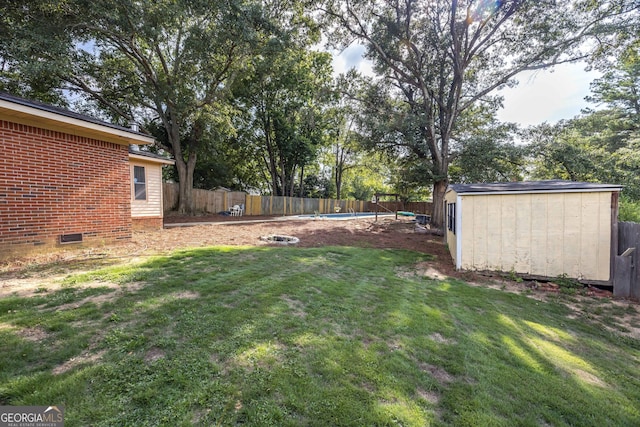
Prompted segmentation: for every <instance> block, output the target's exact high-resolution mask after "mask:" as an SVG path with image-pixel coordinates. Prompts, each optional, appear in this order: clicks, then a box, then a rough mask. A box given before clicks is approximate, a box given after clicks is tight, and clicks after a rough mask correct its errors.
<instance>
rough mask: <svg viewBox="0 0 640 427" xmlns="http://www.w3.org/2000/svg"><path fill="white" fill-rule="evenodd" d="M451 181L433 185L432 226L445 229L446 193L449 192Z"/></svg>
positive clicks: (443, 180) (438, 182) (442, 180)
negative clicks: (448, 187)
mask: <svg viewBox="0 0 640 427" xmlns="http://www.w3.org/2000/svg"><path fill="white" fill-rule="evenodd" d="M448 185H449V180H448V179H447V178H445V179H441V180H439V181H435V182H434V183H433V209H432V210H433V212H431V225H432V226H433V227H435V228H440V229H444V225H445V224H444V205H443V203H444V193H445V192H446V191H447V186H448Z"/></svg>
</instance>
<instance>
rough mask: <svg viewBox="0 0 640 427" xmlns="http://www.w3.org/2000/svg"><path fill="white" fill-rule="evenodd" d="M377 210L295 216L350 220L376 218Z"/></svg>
mask: <svg viewBox="0 0 640 427" xmlns="http://www.w3.org/2000/svg"><path fill="white" fill-rule="evenodd" d="M394 215H395V214H393V213H386V212H385V213H381V212H378V216H379V217H382V216H394ZM375 217H376V213H375V212H353V213H352V212H345V213H329V214H318V215H315V214H314V215H297V216H296V217H295V218H299V219H331V220H338V221H340V220H348V219H358V218H375Z"/></svg>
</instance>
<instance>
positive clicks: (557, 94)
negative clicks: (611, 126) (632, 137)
mask: <svg viewBox="0 0 640 427" xmlns="http://www.w3.org/2000/svg"><path fill="white" fill-rule="evenodd" d="M363 53H364V46H361V45H352V46H350V47H349V48H347V49H345V50H344V51H342V52H341V53H339V54H338V53H336V54H334V58H333V67H334V71H335V72H336V73H343V72H346V71H347V70H349V69H350V68H353V67H356V68H357V69H358V70H359V71H361V72H362V73H363V74H373V73H372V70H371V64H369V63H368V62H367V61H365V60H364V59H363V58H362V54H363ZM585 67H586V64H584V63H576V64H562V65H558V66H556V67H555V68H554V69H553V70H540V71H536V72H535V73H533V72H527V73H522V74H520V75H519V76H518V77H517V80H518V81H519V84H518V85H517V86H515V87H513V88H506V89H503V90H501V91H499V92H498V94H500V95H502V96H504V108H503V109H501V110H500V111H499V112H498V119H499V120H501V121H504V122H514V123H519V124H520V125H522V126H523V127H526V126H532V125H538V124H541V123H544V122H547V123H550V124H551V123H556V122H558V121H559V120H562V119H571V118H573V117H575V116H577V115H578V114H580V110H582V109H583V108H587V107H592V108H593V107H595V105H593V104H590V103H588V102H587V101H585V100H584V97H585V96H587V95H589V93H590V91H589V84H590V83H591V82H592V81H593V80H594V79H596V78H597V77H599V74H598V73H597V72H587V71H585Z"/></svg>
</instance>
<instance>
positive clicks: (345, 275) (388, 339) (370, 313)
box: [0, 247, 640, 427]
mask: <svg viewBox="0 0 640 427" xmlns="http://www.w3.org/2000/svg"><path fill="white" fill-rule="evenodd" d="M427 260H428V257H427V256H426V255H424V254H419V253H415V252H407V251H398V250H376V249H357V248H343V247H340V248H338V247H332V248H323V249H300V248H211V249H199V250H192V251H184V252H178V253H175V254H173V255H172V256H168V257H161V258H154V259H150V260H148V261H146V262H144V263H141V264H137V265H134V266H131V265H127V266H112V267H100V268H99V269H96V270H95V271H92V272H90V273H77V272H76V273H73V272H72V273H70V274H69V275H68V276H67V277H66V278H65V279H64V286H63V288H62V289H59V290H55V291H54V290H48V289H47V288H46V287H45V286H43V287H42V288H41V289H39V291H38V293H36V294H35V295H33V296H31V297H18V296H14V297H8V298H4V299H0V405H56V404H57V405H64V406H65V412H66V413H65V421H66V424H65V425H66V426H87V425H92V426H116V425H117V426H145V425H148V426H158V425H167V426H190V425H202V426H213V425H221V426H227V425H249V426H262V425H273V426H340V425H350V426H397V425H402V426H426V425H435V426H438V425H454V426H465V425H468V426H482V425H486V426H518V425H522V426H540V425H542V426H546V425H553V426H570V425H574V426H598V427H601V426H634V425H635V426H637V425H640V374H639V367H640V342H639V341H638V340H636V339H632V338H627V337H625V336H624V335H623V334H622V332H624V331H620V332H617V331H616V330H612V326H615V319H616V317H617V316H623V315H633V316H636V315H637V312H636V309H637V308H636V307H634V306H628V307H627V308H626V309H624V310H622V311H621V309H620V308H619V307H617V308H616V307H613V306H612V305H611V303H610V302H609V301H607V300H605V301H602V300H598V301H596V300H593V301H591V302H589V301H588V302H586V303H583V302H580V301H579V300H577V299H576V298H575V297H574V296H570V295H558V296H554V297H551V298H550V299H548V300H547V301H544V302H543V301H538V300H535V299H532V298H528V297H527V296H525V295H519V294H514V293H507V292H503V291H500V290H495V289H489V288H487V287H478V286H470V285H468V284H466V283H465V282H461V281H456V280H443V281H437V280H431V279H428V278H426V277H423V276H420V275H417V274H412V271H413V266H414V265H415V264H416V263H417V262H420V261H427ZM114 284H117V286H114ZM570 299H574V300H573V301H570ZM566 302H570V303H571V304H573V305H574V306H575V305H580V304H583V305H582V306H581V307H582V311H579V312H578V313H582V314H578V315H576V311H575V310H574V309H570V308H567V305H566V304H565V303H566ZM584 304H586V305H584ZM615 310H618V311H617V312H616V311H615ZM592 312H593V313H594V314H593V315H592V314H591V313H592ZM605 322H607V323H608V324H604V323H605Z"/></svg>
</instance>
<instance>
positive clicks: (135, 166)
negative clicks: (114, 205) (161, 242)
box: [129, 146, 175, 229]
mask: <svg viewBox="0 0 640 427" xmlns="http://www.w3.org/2000/svg"><path fill="white" fill-rule="evenodd" d="M174 163H175V160H171V159H168V158H166V157H164V156H161V155H159V154H155V153H151V152H148V151H141V150H139V149H137V147H136V146H132V147H130V148H129V168H130V173H131V219H132V225H133V228H134V229H145V228H162V226H163V217H164V208H163V200H162V197H163V191H162V167H163V166H165V165H173V164H174Z"/></svg>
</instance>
